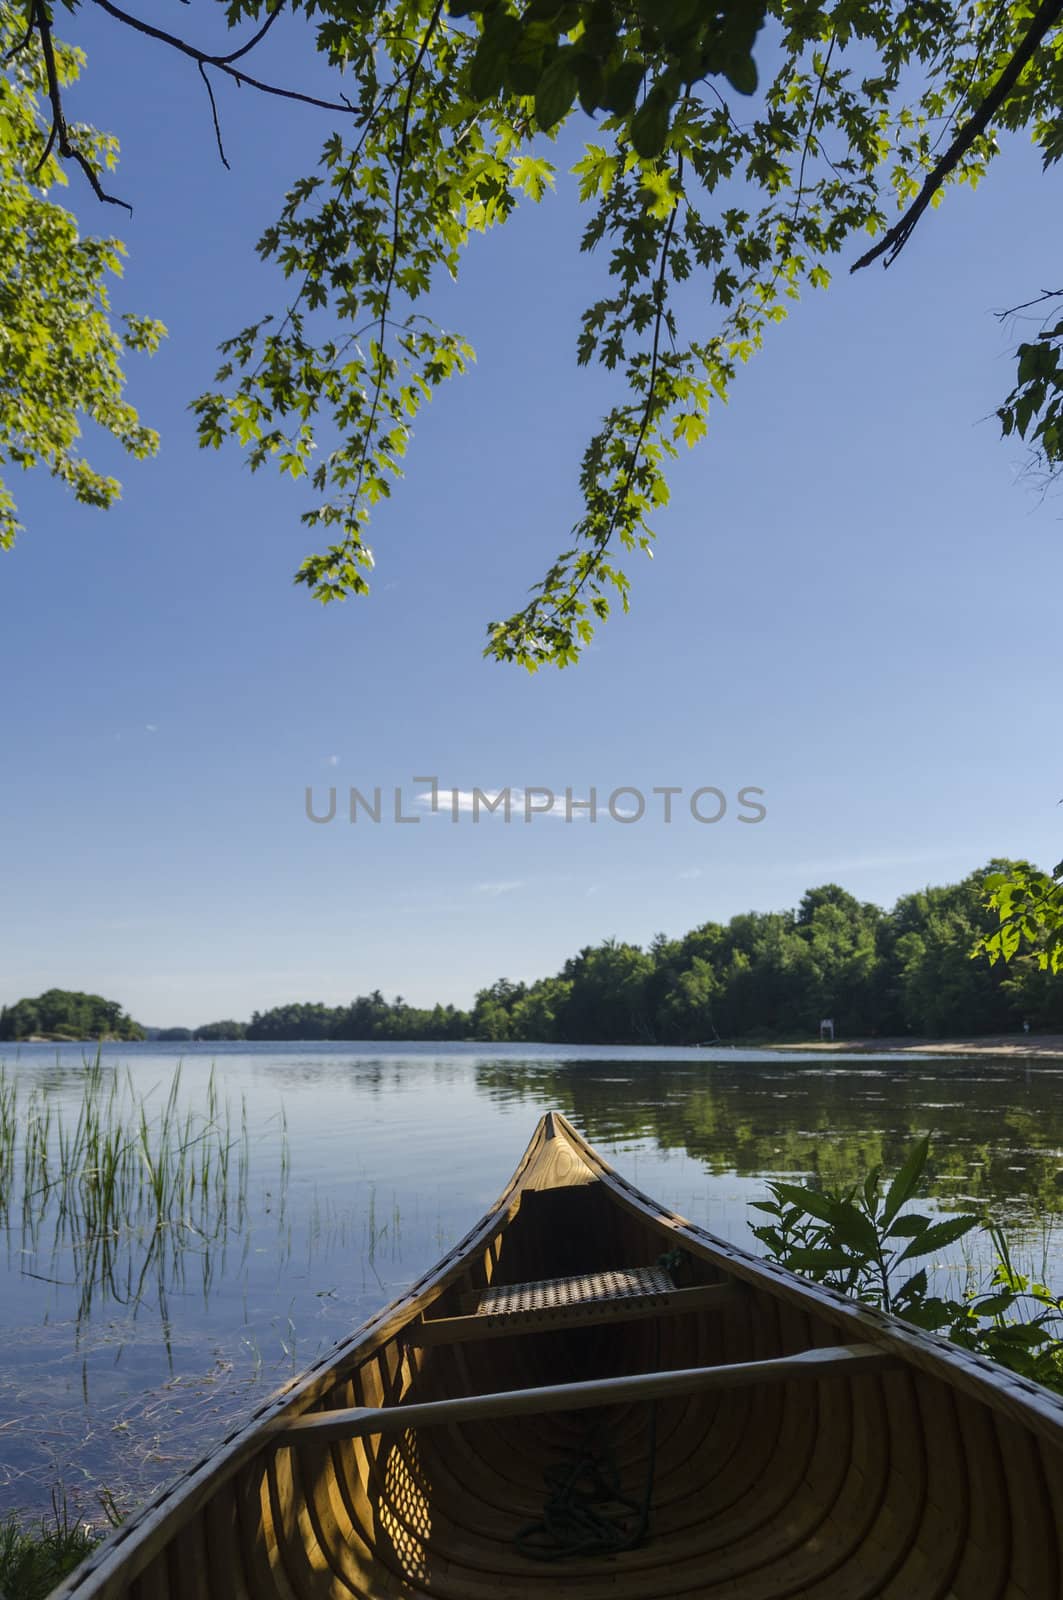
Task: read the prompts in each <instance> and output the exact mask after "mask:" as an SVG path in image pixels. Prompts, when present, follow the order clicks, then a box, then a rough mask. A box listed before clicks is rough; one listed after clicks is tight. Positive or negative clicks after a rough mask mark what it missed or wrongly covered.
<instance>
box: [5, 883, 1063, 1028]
mask: <svg viewBox="0 0 1063 1600" xmlns="http://www.w3.org/2000/svg"><path fill="white" fill-rule="evenodd" d="M1015 865H1016V864H1015V863H1007V862H1004V863H1002V862H999V861H997V862H990V863H989V865H988V866H987V867H985V868H983V869H981V870H979V871H977V872H973V873H971V874H970V875H969V876H968V877H966V878H963V879H962V880H961V881H960V882H959V883H954V884H946V885H942V886H938V887H933V888H926V889H920V890H917V891H916V892H915V893H913V894H907V895H902V896H901V898H900V899H899V900H898V901H897V903H896V905H894V906H893V908H892V909H891V910H889V911H886V910H883V909H882V908H881V907H879V906H876V905H873V904H871V903H870V902H868V901H862V900H857V899H856V897H855V896H854V895H851V894H849V893H848V892H847V891H846V890H845V889H842V888H839V887H838V885H837V884H825V885H823V886H822V887H820V888H816V889H809V890H808V892H807V893H806V894H805V895H804V896H803V897H802V899H801V901H800V904H799V905H798V906H797V908H796V909H795V910H790V911H748V912H743V913H741V914H740V915H738V916H735V917H732V918H731V919H730V921H729V922H727V923H720V922H704V923H701V924H700V925H699V926H698V927H696V928H693V929H692V930H691V931H690V932H689V933H686V934H684V935H683V936H682V937H680V938H669V937H668V936H667V935H666V934H663V933H662V934H659V935H658V936H657V937H656V938H655V939H654V940H653V941H652V942H651V944H650V945H649V947H648V948H647V949H643V948H642V947H640V946H639V945H635V944H630V943H627V942H625V941H622V940H617V939H606V940H604V942H603V943H601V944H598V945H587V946H585V947H584V948H583V949H582V950H580V951H579V953H578V954H577V955H574V956H571V957H570V958H569V960H567V961H566V962H565V964H564V966H563V967H562V968H561V970H560V972H557V973H555V974H554V975H553V976H551V977H546V978H540V979H538V980H536V981H535V982H532V983H524V982H514V981H511V980H510V979H508V978H499V979H498V980H497V982H495V983H493V984H491V985H490V986H489V987H488V988H485V989H481V990H480V991H479V992H478V993H477V995H476V999H475V1002H474V1004H473V1006H472V1007H471V1009H469V1010H463V1009H461V1008H459V1007H456V1006H453V1005H443V1004H437V1005H434V1006H431V1007H422V1006H413V1005H410V1004H408V1003H407V1001H406V1000H404V999H403V998H402V996H401V995H400V996H398V997H397V998H396V999H394V1000H388V999H386V998H385V996H384V995H383V994H381V992H380V990H379V989H376V990H374V991H373V992H372V993H371V994H369V995H359V996H358V997H357V998H356V999H355V1000H353V1001H351V1003H350V1004H349V1005H339V1006H328V1005H324V1004H323V1003H321V1002H320V1001H295V1002H292V1003H290V1004H287V1005H280V1006H274V1007H272V1008H271V1009H270V1010H267V1011H256V1012H254V1014H253V1015H252V1017H251V1020H250V1022H247V1023H244V1022H238V1021H235V1020H226V1021H221V1022H211V1023H205V1024H203V1025H201V1026H200V1027H198V1028H165V1029H162V1030H158V1031H156V1030H151V1032H152V1035H153V1037H155V1038H158V1039H160V1040H162V1041H168V1042H183V1041H185V1040H189V1041H191V1040H202V1041H205V1042H209V1041H212V1040H224V1039H248V1040H252V1041H253V1040H263V1041H265V1040H293V1039H336V1040H341V1039H350V1040H355V1039H379V1040H391V1041H404V1040H405V1041H417V1040H424V1041H432V1040H435V1041H448V1040H461V1039H470V1040H483V1041H490V1042H503V1041H507V1040H512V1041H517V1042H521V1041H523V1042H527V1043H538V1044H665V1045H668V1044H680V1045H687V1044H712V1043H715V1042H717V1041H722V1042H727V1043H730V1042H732V1041H740V1040H741V1041H746V1042H752V1041H755V1040H765V1041H770V1040H784V1039H795V1040H796V1039H802V1038H806V1039H807V1038H808V1037H809V1036H810V1035H814V1034H816V1033H817V1032H818V1028H819V1023H820V1021H821V1019H823V1018H825V1017H830V1018H832V1019H833V1021H834V1025H835V1033H836V1035H837V1036H838V1037H840V1038H850V1039H855V1038H868V1037H870V1038H874V1037H897V1036H901V1037H904V1036H906V1035H911V1036H912V1037H928V1038H947V1037H950V1036H957V1035H959V1036H966V1035H976V1034H991V1033H1007V1032H1011V1031H1014V1030H1016V1029H1018V1028H1019V1027H1021V1026H1022V1024H1023V1023H1024V1022H1028V1023H1029V1025H1030V1027H1031V1028H1032V1029H1034V1030H1041V1031H1044V1030H1048V1029H1055V1028H1059V1029H1063V973H1053V972H1052V971H1050V970H1045V969H1043V968H1042V967H1041V965H1040V963H1039V961H1038V959H1037V957H1036V955H1033V954H1030V955H1022V954H1015V955H1013V956H1012V959H1011V960H1010V962H1007V963H1004V962H1002V961H998V962H997V963H996V964H995V965H991V964H990V961H989V959H988V957H987V956H986V955H985V954H984V953H979V954H977V955H973V954H972V952H973V951H974V950H975V947H976V945H977V944H978V943H979V941H981V940H984V939H985V938H987V937H988V936H990V935H991V934H992V932H993V930H994V928H995V927H996V926H997V920H996V915H995V913H994V911H993V910H992V908H991V907H990V906H989V905H988V904H987V892H986V880H987V879H988V878H990V877H992V876H993V875H994V874H998V873H999V872H1000V871H1001V870H1011V869H1012V868H1013V867H1014V866H1015ZM34 1034H47V1035H50V1036H53V1037H58V1038H64V1037H66V1038H103V1037H110V1038H118V1039H138V1038H144V1037H145V1030H144V1029H142V1028H141V1027H140V1026H139V1024H137V1023H135V1022H133V1021H132V1020H131V1019H130V1018H129V1017H127V1016H126V1015H125V1013H124V1012H123V1011H122V1009H121V1007H120V1006H119V1005H118V1004H117V1002H115V1001H109V1000H103V999H101V997H100V996H99V995H84V994H75V993H70V992H67V991H65V990H59V989H53V990H49V991H48V993H47V994H44V995H40V996H38V998H37V999H36V1000H20V1001H19V1002H18V1003H17V1005H14V1006H11V1007H8V1008H5V1009H4V1010H3V1011H2V1012H0V1039H25V1038H28V1037H30V1036H31V1035H34Z"/></svg>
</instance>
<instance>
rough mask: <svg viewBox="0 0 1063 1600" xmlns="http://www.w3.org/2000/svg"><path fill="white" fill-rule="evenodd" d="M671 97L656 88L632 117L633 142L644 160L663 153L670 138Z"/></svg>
mask: <svg viewBox="0 0 1063 1600" xmlns="http://www.w3.org/2000/svg"><path fill="white" fill-rule="evenodd" d="M671 112H672V103H671V97H670V96H669V95H667V94H662V93H658V91H657V90H656V89H654V90H653V91H652V92H651V93H650V94H648V95H647V96H646V99H645V100H644V101H643V103H642V105H641V106H640V107H639V109H638V110H637V111H636V113H635V115H634V116H633V117H632V119H631V143H632V144H633V145H634V146H635V149H636V150H637V151H638V153H639V155H640V156H641V157H642V158H643V160H644V161H652V160H654V159H655V158H656V157H657V156H659V155H660V154H661V151H662V150H663V149H664V147H665V144H666V142H667V140H668V123H669V119H670V117H671Z"/></svg>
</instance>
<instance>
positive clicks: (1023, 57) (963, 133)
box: [849, 0, 1063, 272]
mask: <svg viewBox="0 0 1063 1600" xmlns="http://www.w3.org/2000/svg"><path fill="white" fill-rule="evenodd" d="M1061 13H1063V0H1041V4H1040V6H1039V7H1038V9H1037V11H1036V12H1035V13H1034V16H1033V21H1032V22H1031V23H1030V26H1029V28H1028V29H1027V30H1026V35H1025V37H1024V39H1023V41H1022V43H1021V44H1020V45H1019V47H1018V49H1017V50H1016V51H1015V54H1014V55H1013V56H1012V58H1011V60H1010V61H1009V62H1008V64H1007V66H1006V67H1005V68H1004V70H1003V72H1002V73H1001V74H1000V77H999V78H998V79H997V81H996V83H995V84H994V85H993V88H992V89H991V90H990V92H989V93H988V94H987V95H986V97H985V99H984V100H983V101H982V104H981V105H980V106H979V107H978V110H977V111H976V112H975V113H974V116H973V117H970V118H968V120H967V121H966V122H965V123H964V125H963V127H962V128H961V129H960V130H959V132H958V133H957V135H956V137H955V139H953V141H952V143H951V144H950V145H949V148H948V149H947V150H946V151H945V154H944V155H943V156H942V158H941V160H940V161H939V162H938V163H937V165H936V167H934V169H933V171H932V172H930V173H928V175H927V178H926V181H925V182H924V184H923V187H922V188H921V189H920V191H919V193H918V195H917V196H916V198H915V200H914V201H913V202H912V204H911V205H910V206H909V208H908V210H907V211H906V212H905V214H904V216H903V217H901V219H900V221H899V222H896V223H894V225H893V227H892V228H890V230H889V231H888V233H886V234H885V235H884V236H883V237H882V238H881V239H880V240H879V242H878V244H877V245H875V247H874V249H872V250H868V251H867V253H866V254H865V255H862V256H861V257H860V259H859V261H854V263H853V265H852V266H851V267H850V268H849V271H850V272H859V271H860V268H861V267H869V266H870V265H871V263H872V261H876V260H877V259H878V257H879V256H881V255H885V256H886V258H887V259H886V260H885V261H884V262H883V266H886V267H889V266H891V265H892V264H893V262H894V261H896V259H897V257H898V256H899V255H900V253H901V251H902V250H903V249H904V247H905V245H906V244H907V243H908V240H909V239H910V238H911V236H912V233H913V232H914V230H915V225H916V223H917V222H918V221H919V218H920V217H921V216H922V215H923V212H924V211H925V210H926V208H927V206H928V205H929V204H930V202H931V200H932V199H933V198H934V196H935V194H936V193H937V192H938V190H939V189H940V188H941V186H942V184H943V183H944V182H945V180H946V178H947V177H948V176H949V174H950V173H951V172H952V171H954V169H955V168H956V167H957V166H958V165H959V163H960V162H961V161H962V159H963V157H964V156H965V155H966V154H967V151H968V150H969V149H970V148H971V146H972V144H973V143H974V141H975V140H976V139H977V138H978V136H979V134H981V133H984V132H985V130H986V128H987V127H988V125H989V123H990V121H991V120H992V118H993V116H994V114H995V113H996V112H997V111H999V110H1000V107H1001V106H1002V105H1003V103H1004V101H1005V100H1006V99H1007V97H1008V95H1009V94H1010V93H1011V91H1012V89H1014V87H1015V85H1016V83H1017V82H1018V80H1019V77H1020V75H1021V73H1022V70H1023V68H1024V67H1025V66H1026V64H1027V62H1028V61H1029V60H1030V58H1031V56H1032V55H1033V53H1034V51H1035V50H1036V49H1037V47H1038V45H1039V44H1040V43H1041V42H1042V40H1043V39H1044V37H1045V35H1046V34H1047V33H1048V31H1049V29H1050V28H1051V27H1052V26H1053V24H1054V23H1056V22H1058V20H1059V17H1060V14H1061Z"/></svg>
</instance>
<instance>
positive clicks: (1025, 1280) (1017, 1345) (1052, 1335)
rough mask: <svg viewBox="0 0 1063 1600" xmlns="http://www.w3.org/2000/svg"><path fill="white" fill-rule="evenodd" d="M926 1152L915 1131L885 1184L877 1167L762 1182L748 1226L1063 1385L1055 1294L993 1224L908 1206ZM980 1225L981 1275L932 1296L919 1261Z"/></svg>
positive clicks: (860, 1287)
mask: <svg viewBox="0 0 1063 1600" xmlns="http://www.w3.org/2000/svg"><path fill="white" fill-rule="evenodd" d="M929 1152H930V1139H929V1135H925V1136H924V1137H923V1138H921V1139H919V1140H917V1142H916V1143H915V1144H914V1145H913V1146H912V1147H911V1149H910V1150H909V1152H908V1154H907V1156H906V1157H905V1160H904V1162H903V1164H902V1165H901V1167H900V1169H899V1170H898V1171H897V1173H896V1174H895V1175H894V1177H893V1178H892V1180H891V1182H890V1183H889V1185H888V1187H887V1186H885V1184H884V1178H883V1170H882V1168H881V1166H875V1167H872V1168H871V1170H870V1171H869V1172H868V1174H867V1176H866V1178H865V1179H864V1181H863V1183H861V1184H853V1185H851V1186H850V1187H849V1188H846V1189H815V1188H812V1187H811V1186H805V1185H802V1184H797V1183H783V1182H775V1183H770V1184H769V1185H768V1188H769V1190H770V1193H771V1199H770V1200H754V1201H753V1202H752V1204H753V1206H754V1207H755V1208H756V1209H757V1210H758V1211H760V1212H763V1213H764V1214H765V1215H766V1216H767V1217H768V1218H769V1219H770V1220H769V1221H768V1222H766V1223H762V1224H761V1225H760V1226H759V1227H754V1229H753V1233H754V1234H755V1235H756V1237H757V1238H758V1239H759V1240H760V1242H761V1243H762V1244H763V1245H765V1246H766V1248H767V1250H768V1252H769V1254H770V1255H772V1256H773V1257H774V1259H775V1260H776V1261H779V1262H780V1263H781V1264H782V1265H783V1266H786V1267H790V1268H791V1269H792V1270H793V1271H795V1272H800V1273H802V1274H803V1275H804V1276H805V1277H808V1278H812V1279H814V1280H815V1281H816V1282H817V1283H823V1284H827V1285H828V1286H829V1287H831V1288H833V1289H838V1290H840V1292H841V1293H842V1294H847V1295H851V1296H853V1297H854V1298H855V1299H858V1300H863V1301H865V1302H866V1303H868V1304H871V1305H877V1306H880V1307H881V1308H882V1310H884V1311H889V1312H892V1313H893V1314H894V1315H895V1316H899V1317H903V1318H904V1319H905V1320H906V1321H907V1322H912V1323H914V1324H915V1325H916V1327H919V1328H925V1329H927V1330H929V1331H931V1332H934V1333H944V1334H945V1335H947V1337H948V1338H950V1339H952V1340H954V1341H955V1343H957V1344H960V1345H963V1346H964V1347H965V1348H966V1349H968V1350H974V1351H977V1352H978V1353H979V1354H981V1355H986V1356H989V1357H991V1358H992V1360H994V1361H999V1362H1000V1363H1001V1365H1003V1366H1006V1367H1010V1368H1011V1369H1012V1370H1013V1371H1015V1372H1020V1373H1022V1374H1023V1376H1024V1377H1028V1378H1033V1379H1035V1380H1036V1381H1037V1382H1038V1383H1043V1384H1046V1385H1047V1386H1048V1387H1050V1388H1053V1389H1059V1390H1061V1391H1063V1296H1056V1295H1053V1293H1052V1292H1051V1290H1050V1289H1049V1288H1048V1287H1047V1285H1045V1284H1044V1283H1040V1282H1038V1281H1037V1280H1036V1278H1035V1277H1034V1276H1033V1275H1032V1274H1030V1273H1024V1272H1022V1271H1020V1270H1019V1268H1018V1267H1017V1266H1016V1264H1015V1261H1014V1259H1013V1255H1012V1251H1011V1247H1010V1244H1009V1241H1008V1239H1007V1236H1006V1235H1005V1233H1004V1231H1003V1229H1001V1228H1000V1227H999V1226H997V1225H995V1224H993V1223H990V1222H987V1223H984V1224H983V1221H982V1219H981V1218H980V1217H979V1216H977V1215H974V1214H972V1213H969V1212H961V1213H957V1214H952V1215H949V1214H945V1215H941V1214H938V1215H936V1216H928V1215H927V1214H926V1213H925V1212H921V1211H913V1210H910V1209H908V1203H909V1201H911V1200H912V1199H913V1198H914V1196H915V1193H916V1190H917V1188H918V1187H919V1181H920V1179H921V1177H922V1175H923V1169H924V1167H925V1166H926V1162H927V1156H928V1155H929ZM983 1227H984V1229H985V1232H986V1233H987V1235H988V1239H989V1243H990V1246H991V1249H992V1260H993V1266H992V1268H991V1270H990V1273H989V1280H988V1282H982V1283H978V1282H972V1281H971V1280H970V1275H969V1274H968V1281H967V1283H966V1284H965V1286H964V1288H963V1290H962V1292H961V1293H960V1295H959V1296H956V1295H951V1294H948V1293H935V1292H934V1290H935V1287H936V1285H935V1284H934V1283H933V1282H932V1281H931V1276H930V1274H929V1273H928V1271H927V1262H928V1260H930V1259H932V1258H933V1257H934V1256H936V1255H937V1254H938V1253H939V1252H940V1251H942V1250H944V1249H946V1248H948V1247H949V1246H952V1245H957V1244H959V1243H961V1241H965V1240H969V1239H970V1238H971V1236H972V1235H973V1234H975V1233H976V1232H977V1231H979V1230H981V1229H982V1228H983ZM918 1262H921V1263H922V1265H918V1266H916V1265H915V1263H918ZM913 1266H914V1270H912V1268H913Z"/></svg>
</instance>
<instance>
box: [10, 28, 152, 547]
mask: <svg viewBox="0 0 1063 1600" xmlns="http://www.w3.org/2000/svg"><path fill="white" fill-rule="evenodd" d="M25 34H26V8H25V7H16V6H14V5H11V4H8V3H7V0H0V56H2V57H3V67H2V70H0V373H2V378H0V465H3V464H5V463H7V464H10V465H11V466H15V467H22V468H29V467H35V466H44V467H46V468H47V470H48V471H49V472H50V473H52V475H53V476H54V477H57V478H59V479H60V480H61V481H62V482H63V483H65V484H66V486H67V487H68V488H69V489H70V490H72V492H73V494H74V498H75V499H76V500H80V501H81V502H82V503H83V504H85V505H92V506H109V505H111V504H112V502H113V501H114V500H116V499H117V498H118V495H119V492H120V485H119V484H118V482H117V480H116V479H115V478H113V477H109V476H108V475H106V474H104V473H101V472H98V471H96V470H95V468H93V467H92V466H91V465H90V464H89V462H88V461H87V460H86V459H85V457H84V456H83V455H82V454H81V453H80V449H79V441H80V439H81V430H82V419H84V418H88V419H90V420H91V421H92V422H94V423H96V424H97V425H98V426H99V427H101V428H103V429H104V430H106V432H108V433H110V434H111V435H112V436H113V437H114V438H115V439H117V440H118V442H119V443H120V444H121V445H122V447H123V449H125V450H126V451H128V452H129V453H130V454H131V455H133V456H137V457H144V456H149V455H153V454H154V452H155V450H156V448H157V446H158V436H157V435H156V434H155V433H153V432H152V430H151V429H150V428H146V427H144V426H143V425H142V424H141V422H140V420H139V418H138V417H137V414H136V412H135V411H134V409H133V407H132V406H131V405H129V404H128V403H127V402H126V401H125V400H123V398H122V391H123V388H124V386H125V377H124V374H123V371H122V367H121V358H122V352H123V349H125V350H142V351H148V352H150V351H153V350H154V349H156V347H157V346H158V343H159V340H160V339H161V337H162V336H163V334H164V333H165V329H164V328H163V326H162V324H161V323H159V322H155V321H153V320H152V319H150V318H147V317H137V316H132V315H129V314H126V315H124V316H122V317H121V318H115V317H114V316H113V315H112V312H111V304H110V293H109V289H108V280H109V279H110V278H115V277H120V276H121V272H122V257H123V255H124V250H123V247H122V245H121V244H120V243H119V242H118V240H117V239H113V238H92V237H87V238H83V237H81V235H80V233H79V230H78V225H77V221H76V219H75V218H74V216H73V215H72V214H71V213H70V212H69V211H67V210H65V209H64V208H63V207H62V206H61V205H58V204H57V203H56V201H55V200H54V199H52V198H50V195H51V194H52V192H53V191H54V190H55V189H56V188H57V187H60V186H65V185H66V183H67V181H68V180H67V176H66V173H65V171H64V169H63V166H62V164H61V161H60V159H59V157H60V155H61V153H62V152H61V151H60V150H59V149H57V148H56V139H55V137H54V135H53V136H52V137H49V123H48V121H47V119H46V118H45V117H44V116H43V115H42V112H41V100H42V98H44V99H46V98H47V91H48V84H47V72H48V70H49V67H50V69H51V70H52V71H54V73H55V75H56V78H57V81H58V82H59V84H60V85H61V86H63V87H67V86H69V85H70V84H72V83H74V82H75V81H76V80H77V78H78V75H79V73H80V71H81V68H82V66H83V64H84V57H83V55H82V53H81V52H80V51H78V50H72V49H68V48H66V47H64V46H62V45H59V44H54V45H53V47H52V60H51V62H50V63H46V60H45V53H44V49H43V46H42V45H41V44H40V42H39V41H37V40H36V36H34V40H35V41H36V42H35V43H27V45H26V47H25V48H21V49H20V48H18V45H19V41H20V40H21V39H22V38H24V36H25ZM66 131H67V133H68V134H69V136H70V138H71V139H72V140H73V141H74V143H75V144H76V147H77V149H78V151H79V152H80V155H81V158H82V161H83V163H84V164H86V165H87V167H88V169H90V170H91V171H92V172H93V173H94V174H101V173H104V172H106V171H107V170H108V169H109V168H111V167H113V166H114V164H115V160H116V158H117V153H118V151H117V145H116V143H115V141H114V139H112V138H111V137H110V136H109V135H107V134H103V133H97V132H96V130H95V129H93V128H89V127H85V126H82V125H80V124H79V125H78V126H76V127H71V128H69V129H68V130H66ZM20 530H21V524H20V523H19V521H18V519H17V513H16V506H15V500H14V497H13V495H12V493H11V490H10V488H9V487H8V486H7V485H6V484H5V483H4V481H3V480H2V479H0V548H7V547H9V546H10V545H11V544H12V543H13V542H14V539H15V536H16V534H17V533H18V532H19V531H20Z"/></svg>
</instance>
